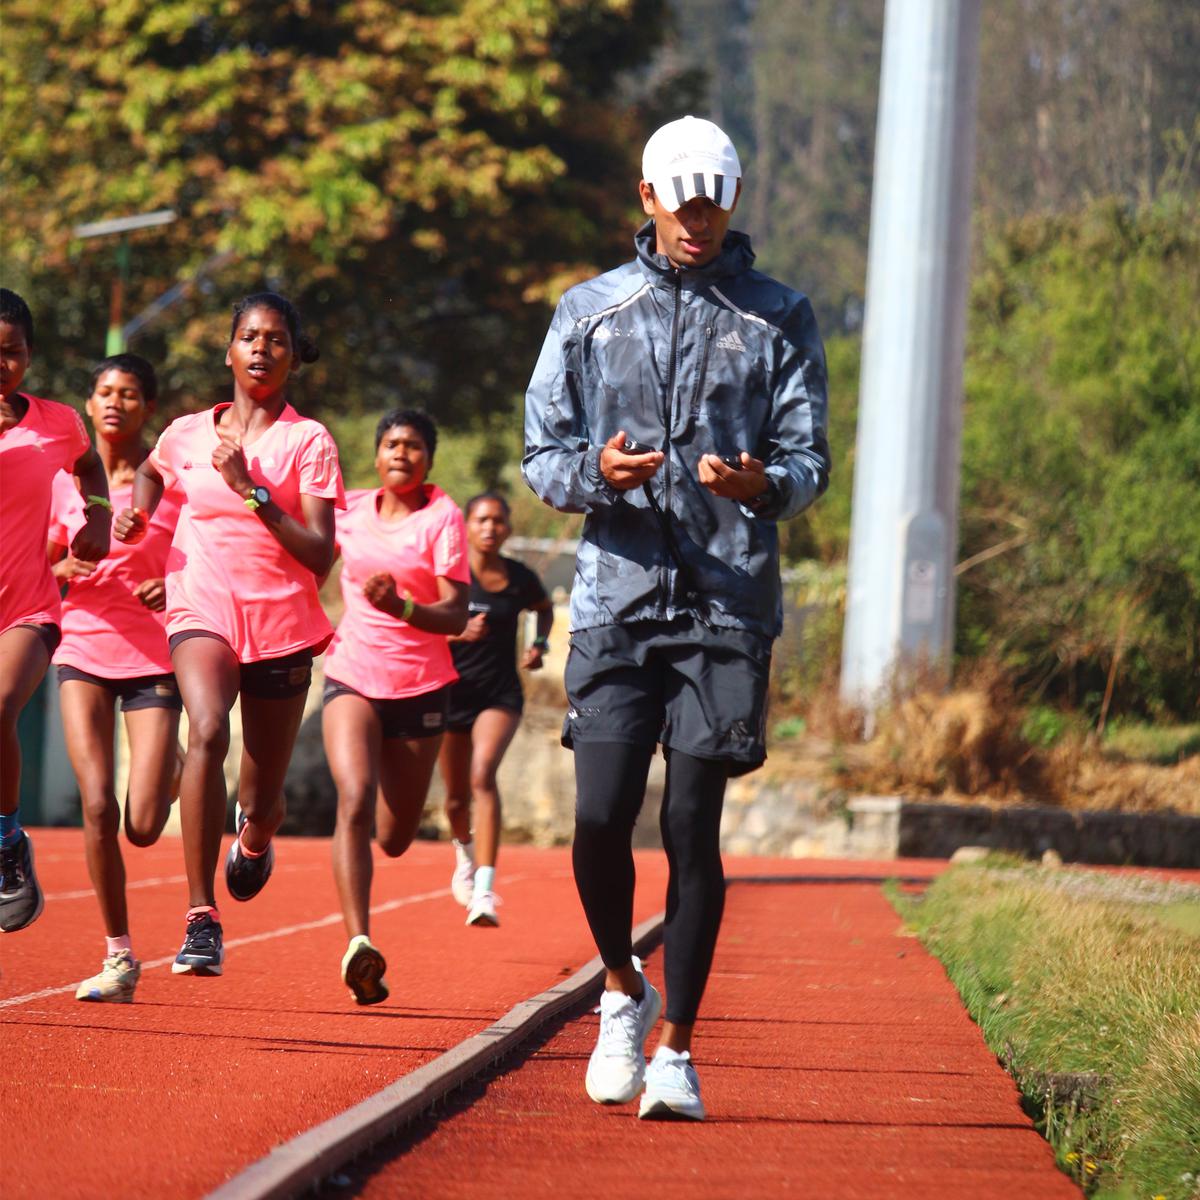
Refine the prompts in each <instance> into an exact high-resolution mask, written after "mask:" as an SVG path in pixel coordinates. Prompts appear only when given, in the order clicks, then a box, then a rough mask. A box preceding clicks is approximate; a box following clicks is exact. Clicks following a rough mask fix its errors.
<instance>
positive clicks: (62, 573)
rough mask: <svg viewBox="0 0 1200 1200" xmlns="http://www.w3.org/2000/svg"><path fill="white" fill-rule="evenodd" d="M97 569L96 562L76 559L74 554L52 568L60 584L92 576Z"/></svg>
mask: <svg viewBox="0 0 1200 1200" xmlns="http://www.w3.org/2000/svg"><path fill="white" fill-rule="evenodd" d="M95 569H96V564H95V563H94V562H87V561H86V560H85V559H82V558H76V557H75V555H73V554H68V555H67V557H66V558H64V559H60V560H59V561H58V562H56V563H55V564H54V566H52V567H51V568H50V570H51V571H52V572H53V574H54V578H55V579H57V580H58V582H59V583H69V582H70V581H71V580H72V579H78V578H79V577H80V576H87V575H90V574H91V573H92V572H93V571H94V570H95Z"/></svg>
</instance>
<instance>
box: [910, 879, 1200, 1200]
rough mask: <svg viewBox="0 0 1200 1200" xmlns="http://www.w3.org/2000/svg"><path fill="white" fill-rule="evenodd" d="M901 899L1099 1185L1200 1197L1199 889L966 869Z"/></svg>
mask: <svg viewBox="0 0 1200 1200" xmlns="http://www.w3.org/2000/svg"><path fill="white" fill-rule="evenodd" d="M895 902H896V903H897V906H898V908H899V909H900V910H901V912H902V914H903V915H904V916H905V918H906V919H907V920H908V921H909V922H910V924H911V925H912V926H913V927H914V928H915V930H916V932H917V933H918V935H919V936H920V937H921V939H922V941H923V942H924V943H925V944H926V945H927V946H928V947H929V949H930V950H931V951H932V952H933V953H934V954H936V955H937V956H938V958H940V959H941V961H942V962H943V963H944V964H945V967H946V970H947V972H948V974H949V975H950V977H951V979H952V980H953V981H954V983H955V985H956V986H957V987H958V989H959V991H960V993H961V994H962V997H963V1001H964V1003H965V1004H966V1006H967V1008H968V1010H969V1011H970V1013H971V1015H972V1017H973V1018H974V1019H975V1020H976V1021H977V1022H978V1023H979V1025H980V1028H981V1029H982V1031H983V1034H984V1036H985V1038H986V1039H987V1041H988V1044H989V1045H990V1046H991V1047H992V1048H993V1049H994V1050H995V1052H996V1053H997V1055H998V1056H1000V1057H1001V1058H1002V1059H1003V1060H1004V1062H1005V1063H1006V1065H1007V1066H1008V1067H1009V1069H1010V1070H1011V1071H1012V1073H1013V1075H1014V1076H1015V1078H1016V1080H1017V1083H1018V1085H1019V1086H1020V1088H1021V1090H1022V1093H1023V1095H1024V1096H1025V1099H1026V1102H1027V1104H1028V1106H1029V1108H1030V1110H1031V1111H1032V1112H1033V1113H1034V1115H1035V1116H1036V1117H1037V1119H1038V1121H1039V1125H1040V1127H1041V1129H1042V1131H1043V1132H1044V1133H1045V1135H1046V1136H1047V1138H1049V1140H1050V1141H1051V1143H1052V1144H1053V1145H1054V1147H1055V1151H1056V1155H1057V1158H1058V1161H1059V1164H1060V1166H1062V1168H1063V1169H1064V1170H1066V1171H1068V1172H1069V1173H1070V1174H1071V1175H1072V1176H1073V1177H1074V1178H1076V1179H1077V1180H1078V1181H1079V1182H1080V1183H1081V1184H1082V1185H1083V1186H1084V1187H1085V1189H1086V1190H1087V1191H1088V1192H1089V1194H1096V1195H1098V1196H1105V1197H1113V1198H1114V1200H1115V1198H1116V1197H1124V1196H1129V1197H1133V1196H1138V1197H1151V1196H1162V1197H1165V1198H1166V1200H1197V1198H1200V937H1197V936H1196V934H1194V933H1189V932H1187V930H1186V929H1183V928H1176V927H1174V926H1173V925H1172V924H1171V923H1170V922H1166V921H1163V920H1161V919H1160V918H1159V916H1158V909H1159V908H1160V907H1162V906H1166V905H1170V906H1172V907H1178V906H1179V905H1180V904H1183V905H1185V906H1190V907H1194V908H1195V910H1196V913H1197V914H1198V915H1200V888H1192V887H1188V886H1186V885H1179V884H1172V885H1158V884H1150V883H1148V882H1147V881H1145V880H1137V879H1136V878H1134V879H1131V878H1130V877H1127V876H1112V875H1104V874H1101V873H1098V872H1084V871H1076V870H1066V871H1055V872H1040V871H1039V870H1038V869H1036V868H1034V869H1029V868H1015V867H1013V866H1003V867H1000V868H996V867H994V866H993V867H987V866H985V867H965V868H957V869H954V870H951V871H950V872H948V873H947V874H946V875H944V876H942V877H941V878H939V879H938V880H937V881H936V882H935V883H934V884H933V885H932V886H931V887H930V889H929V891H928V892H927V893H926V895H925V897H924V898H923V899H922V900H920V901H919V902H916V903H914V902H912V901H909V900H906V899H904V898H902V897H898V896H897V897H896V898H895Z"/></svg>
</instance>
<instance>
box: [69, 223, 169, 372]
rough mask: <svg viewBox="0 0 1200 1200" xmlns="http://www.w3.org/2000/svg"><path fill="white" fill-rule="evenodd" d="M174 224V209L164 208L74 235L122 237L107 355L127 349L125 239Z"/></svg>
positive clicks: (110, 306) (111, 301) (110, 305)
mask: <svg viewBox="0 0 1200 1200" xmlns="http://www.w3.org/2000/svg"><path fill="white" fill-rule="evenodd" d="M174 220H175V210H174V209H172V208H160V209H156V210H155V211H154V212H148V213H139V214H137V215H136V216H132V217H117V218H115V219H114V220H111V221H93V222H91V223H90V224H87V225H76V226H75V228H74V229H73V230H72V231H71V232H72V233H73V234H74V235H75V236H76V237H77V238H94V237H106V236H108V235H109V234H117V235H118V236H119V237H120V241H119V242H117V273H116V274H115V275H114V276H113V281H112V291H111V293H110V295H109V301H108V336H107V338H106V340H105V345H104V353H105V354H106V355H111V354H120V353H121V352H122V351H123V350H124V349H125V333H124V330H123V328H122V322H121V311H122V309H123V308H124V305H125V285H126V284H127V283H128V282H129V241H128V239H127V237H126V236H125V235H126V234H128V233H131V232H133V230H135V229H148V228H150V227H151V226H154V225H169V224H170V223H171V222H172V221H174Z"/></svg>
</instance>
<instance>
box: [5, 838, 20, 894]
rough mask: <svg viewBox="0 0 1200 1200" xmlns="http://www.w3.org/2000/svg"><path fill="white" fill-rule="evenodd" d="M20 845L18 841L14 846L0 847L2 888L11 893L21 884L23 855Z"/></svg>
mask: <svg viewBox="0 0 1200 1200" xmlns="http://www.w3.org/2000/svg"><path fill="white" fill-rule="evenodd" d="M19 845H20V842H19V841H18V842H17V844H16V845H13V846H0V888H2V889H3V890H4V891H10V890H11V889H13V888H16V887H18V886H19V885H20V883H21V855H20V853H19V852H18V849H17V847H18V846H19Z"/></svg>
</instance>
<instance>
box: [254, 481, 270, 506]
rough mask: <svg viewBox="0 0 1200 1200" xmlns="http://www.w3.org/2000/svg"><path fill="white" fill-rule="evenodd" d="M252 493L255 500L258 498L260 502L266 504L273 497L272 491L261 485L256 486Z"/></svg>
mask: <svg viewBox="0 0 1200 1200" xmlns="http://www.w3.org/2000/svg"><path fill="white" fill-rule="evenodd" d="M250 495H251V496H252V497H253V498H254V499H255V500H257V501H258V502H259V504H266V502H267V501H268V500H270V498H271V493H270V492H269V491H267V489H266V488H265V487H262V486H261V485H260V486H259V487H256V488H255V489H254V490H253V491H252V492H251V493H250Z"/></svg>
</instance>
